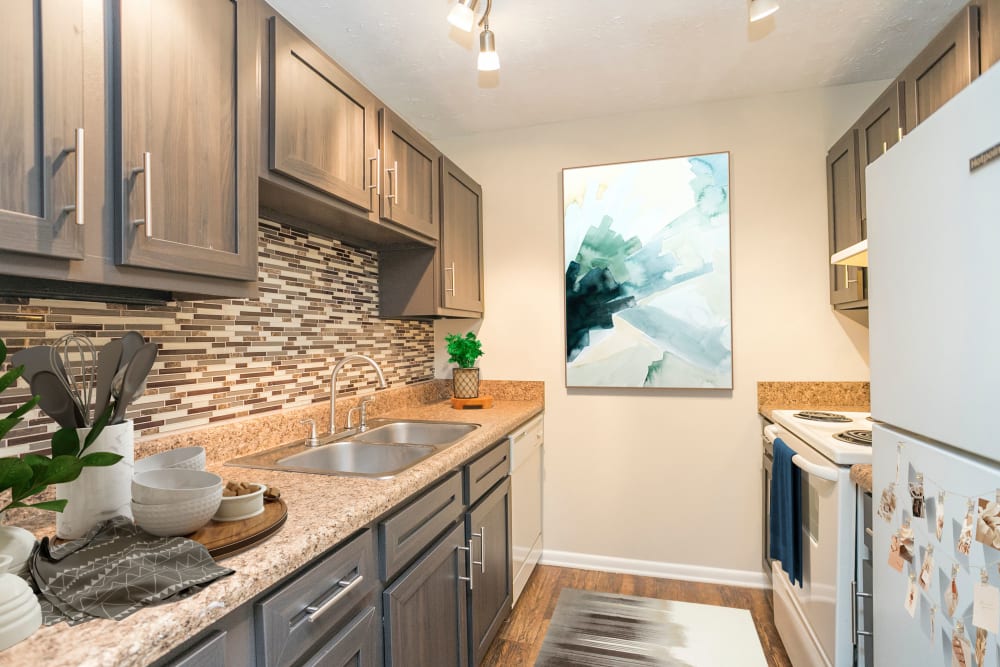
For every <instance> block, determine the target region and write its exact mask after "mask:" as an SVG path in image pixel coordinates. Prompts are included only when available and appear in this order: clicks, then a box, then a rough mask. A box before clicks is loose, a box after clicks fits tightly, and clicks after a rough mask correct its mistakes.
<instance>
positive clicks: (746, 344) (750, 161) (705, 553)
mask: <svg viewBox="0 0 1000 667" xmlns="http://www.w3.org/2000/svg"><path fill="white" fill-rule="evenodd" d="M883 88H884V85H882V84H864V85H858V86H850V87H843V88H836V89H824V90H813V91H806V92H799V93H790V94H783V95H771V96H767V97H759V98H751V99H741V100H729V101H722V102H715V103H710V104H700V105H697V106H691V107H682V108H674V109H667V110H663V111H658V112H655V113H639V114H629V115H623V116H615V117H606V118H596V119H591V120H586V121H581V122H572V123H562V124H553V125H545V126H537V127H531V128H526V129H518V130H510V131H503V132H496V133H490V134H481V135H473V136H466V137H457V138H452V139H446V140H439V141H438V142H437V143H438V145H439V146H440V147H441V148H442V150H443V151H444V152H445V153H447V154H448V155H449V156H450V157H452V158H454V159H455V161H456V162H457V163H458V164H459V165H461V166H462V167H463V168H464V169H465V170H467V171H468V172H469V173H470V174H471V175H472V176H473V177H474V178H476V179H477V180H478V181H479V182H480V183H482V185H483V188H484V190H485V195H484V197H485V216H484V217H485V225H486V227H485V233H484V238H485V262H486V304H487V312H486V316H485V318H484V319H483V320H482V322H481V323H480V322H472V321H468V320H465V321H457V322H439V323H437V324H436V336H437V339H438V355H437V359H436V362H435V370H436V373H437V375H438V377H449V373H450V372H449V370H448V364H447V355H446V354H444V353H443V350H442V345H441V341H442V339H443V336H444V334H445V333H448V332H452V331H462V330H467V329H469V328H476V329H478V330H479V332H480V336H481V338H482V339H483V341H484V349H485V351H486V356H485V357H484V358H483V359H482V360H481V362H480V366H481V368H482V372H483V377H484V378H490V379H539V380H544V381H545V383H546V390H545V400H546V424H545V446H546V453H545V523H544V531H545V549H546V554H547V556H549V557H552V556H553V554H554V555H555V558H556V559H557V560H561V561H564V562H566V561H578V562H585V561H586V560H587V559H583V558H582V556H583V555H586V556H590V557H598V561H600V559H605V560H606V559H614V558H621V559H635V560H638V561H648V562H650V563H652V564H666V565H664V566H663V567H661V568H660V569H661V570H662V571H664V572H668V573H669V572H676V573H679V574H683V573H685V572H687V568H688V567H689V566H694V567H710V568H722V569H723V570H730V571H737V572H729V573H726V572H721V573H717V574H719V575H721V578H723V579H725V578H726V577H727V575H734V576H733V579H734V580H739V579H740V578H741V577H740V576H737V575H740V574H741V573H744V574H745V573H751V574H748V575H747V576H746V577H743V579H744V580H746V579H753V578H756V577H758V575H757V573H759V571H760V565H759V562H760V559H759V552H760V533H761V519H760V509H759V505H760V500H759V498H760V495H759V494H760V426H759V423H758V420H757V417H756V382H757V381H758V380H866V379H868V364H867V361H868V350H867V348H868V330H867V328H866V326H865V325H867V321H866V320H865V321H864V322H863V323H858V322H855V321H853V320H851V319H849V318H848V317H845V316H842V315H840V314H837V313H834V312H833V311H832V310H831V309H830V307H829V305H827V298H828V294H827V290H828V277H827V275H828V274H827V270H826V266H827V264H826V263H827V262H828V256H829V251H828V248H827V231H826V230H827V227H826V221H827V214H826V183H825V176H824V156H825V155H826V149H827V147H828V146H830V145H831V144H832V143H833V142H834V141H835V140H836V139H837V138H838V137H839V136H840V135H841V134H842V133H843V132H844V130H845V129H846V128H847V127H848V126H849V124H850V123H851V122H852V121H853V120H854V119H855V118H856V117H857V116H858V115H859V114H860V112H861V111H863V110H864V108H865V107H866V106H867V104H868V103H870V102H871V101H872V100H873V99H874V98H875V96H876V95H877V94H878V93H879V92H881V90H882V89H883ZM595 94H600V91H595ZM727 150H728V151H731V159H732V162H731V178H732V180H731V196H732V241H733V243H732V258H733V335H734V347H733V350H734V352H733V354H734V382H735V385H734V389H733V390H732V391H731V392H729V391H663V390H661V391H643V390H639V389H635V390H580V389H577V390H567V389H566V386H565V379H564V350H565V346H564V326H563V285H564V275H563V250H562V217H561V191H560V178H561V177H560V170H561V169H562V168H564V167H573V166H581V165H589V164H598V163H606V162H619V161H629V160H641V159H646V158H658V157H669V156H676V155H689V154H696V153H709V152H717V151H727ZM608 562H611V561H608ZM650 563H647V565H649V564H650ZM592 564H593V562H592ZM617 566H618V567H622V566H623V565H622V563H621V562H618V563H617ZM675 566H680V567H675ZM639 569H644V568H642V567H640V568H639ZM645 569H649V568H645ZM654 569H656V568H654ZM692 576H700V574H699V573H698V572H694V573H693V575H692Z"/></svg>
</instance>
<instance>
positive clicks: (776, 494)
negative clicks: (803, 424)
mask: <svg viewBox="0 0 1000 667" xmlns="http://www.w3.org/2000/svg"><path fill="white" fill-rule="evenodd" d="M793 456H795V450H794V449H792V448H791V447H789V446H788V445H786V444H785V442H784V441H783V440H782V439H781V438H775V440H774V465H773V466H772V467H771V525H770V526H769V528H770V532H771V548H770V549H769V551H770V553H769V554H768V556H770V557H771V558H773V559H775V560H780V561H781V568H782V569H783V570H784V571H785V573H786V574H788V580H789V581H791V582H792V583H793V584H796V583H797V584H798V585H799V588H801V587H802V494H801V488H802V476H801V473H800V471H799V469H798V467H796V466H795V464H793V463H792V457H793Z"/></svg>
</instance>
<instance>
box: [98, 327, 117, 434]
mask: <svg viewBox="0 0 1000 667" xmlns="http://www.w3.org/2000/svg"><path fill="white" fill-rule="evenodd" d="M122 347H123V346H122V341H121V339H118V340H113V341H111V342H110V343H108V344H107V345H105V346H104V347H102V348H101V351H100V353H99V354H98V356H97V387H96V396H97V398H96V399H95V400H94V421H97V420H98V419H99V418H100V416H101V415H102V414H104V411H105V410H106V409H107V408H108V404H109V403H110V402H111V384H112V382H114V379H115V373H117V372H118V364H120V363H121V360H122Z"/></svg>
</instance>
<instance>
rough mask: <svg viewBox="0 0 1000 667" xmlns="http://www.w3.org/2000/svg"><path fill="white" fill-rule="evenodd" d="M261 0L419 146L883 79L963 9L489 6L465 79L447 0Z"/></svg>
mask: <svg viewBox="0 0 1000 667" xmlns="http://www.w3.org/2000/svg"><path fill="white" fill-rule="evenodd" d="M270 1H271V4H272V5H273V6H274V7H275V8H276V9H277V10H278V11H279V12H281V13H282V14H283V15H284V16H285V17H287V18H288V19H289V20H290V21H291V22H292V23H293V24H295V25H296V26H297V27H298V28H299V29H300V30H301V31H302V32H303V33H305V34H306V35H307V36H308V37H309V38H310V39H312V40H313V41H314V42H316V43H317V44H319V46H320V47H321V48H323V49H324V50H325V51H326V52H327V53H329V54H330V55H331V56H332V57H333V58H334V60H336V61H337V62H338V63H340V65H341V66H343V67H344V68H345V69H347V70H348V71H350V72H351V73H352V74H354V75H355V76H356V77H357V78H358V79H360V80H361V81H362V82H363V83H364V84H365V85H366V86H367V87H368V88H369V89H370V90H372V91H373V92H374V93H375V94H376V95H378V96H379V97H380V98H381V99H382V100H383V101H384V102H385V103H386V104H388V105H389V106H390V107H392V108H393V109H395V110H396V111H397V112H398V113H400V114H401V115H402V116H403V117H404V118H406V119H407V120H408V121H409V122H410V123H411V124H413V125H414V126H416V127H417V129H419V130H421V131H422V132H423V133H424V134H426V135H428V136H430V137H432V138H440V137H446V136H453V135H461V134H469V133H474V132H483V131H489V130H497V129H501V128H509V127H520V126H526V125H536V124H540V123H550V122H556V121H563V120H571V119H576V118H584V117H593V116H603V115H607V114H613V113H621V112H625V111H639V110H649V109H656V108H662V107H667V106H673V105H678V104H687V103H691V102H697V101H703V100H712V99H723V98H731V97H745V96H750V95H759V94H763V93H773V92H781V91H789V90H800V89H804V88H813V87H818V86H831V85H838V84H847V83H857V82H861V81H874V80H878V79H888V78H892V77H894V76H896V75H897V74H898V73H899V72H900V71H901V70H902V69H903V67H904V66H905V65H906V64H907V63H908V62H909V60H910V59H911V58H912V57H913V56H914V55H916V54H917V53H918V52H919V51H920V49H921V47H922V46H923V45H925V44H927V43H928V42H929V41H930V39H931V38H932V37H933V36H934V35H935V34H936V32H937V31H938V30H939V29H940V28H941V27H942V26H943V25H944V24H945V23H946V22H947V21H948V19H949V18H951V17H952V16H953V15H954V14H955V13H957V12H958V10H959V9H960V8H961V7H962V6H963V5H964V4H965V2H966V0H781V4H782V8H781V10H780V11H779V12H778V13H777V14H775V15H774V16H773V17H772V18H769V19H766V20H765V21H762V22H760V23H756V24H750V23H749V22H748V21H747V2H748V0H649V1H647V2H635V1H631V0H495V1H494V6H493V13H492V15H491V18H490V27H491V28H492V29H493V32H494V33H495V34H496V39H497V52H498V53H499V55H500V62H501V69H500V71H499V72H497V73H479V72H477V70H476V49H477V47H478V39H477V38H475V37H474V36H472V35H469V34H468V33H464V32H462V31H459V30H456V29H454V28H452V27H451V26H450V25H449V24H448V23H447V21H446V20H445V19H446V16H447V14H448V10H449V9H450V7H451V6H452V5H453V4H454V0H422V1H421V0H319V1H317V0H270ZM481 6H485V0H483V1H482V2H481Z"/></svg>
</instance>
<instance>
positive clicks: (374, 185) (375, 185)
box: [368, 148, 382, 195]
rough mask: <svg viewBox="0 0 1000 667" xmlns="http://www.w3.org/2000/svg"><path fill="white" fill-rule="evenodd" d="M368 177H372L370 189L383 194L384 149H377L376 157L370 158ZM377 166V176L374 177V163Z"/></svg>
mask: <svg viewBox="0 0 1000 667" xmlns="http://www.w3.org/2000/svg"><path fill="white" fill-rule="evenodd" d="M368 162H369V165H368V177H369V178H371V183H369V185H368V189H369V190H374V191H375V194H377V195H380V194H382V149H381V148H376V149H375V157H370V158H368ZM371 163H374V167H375V176H374V178H372V164H371Z"/></svg>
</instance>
